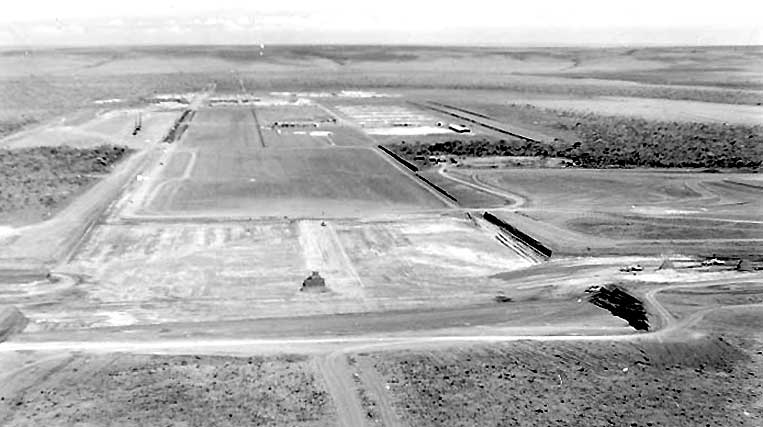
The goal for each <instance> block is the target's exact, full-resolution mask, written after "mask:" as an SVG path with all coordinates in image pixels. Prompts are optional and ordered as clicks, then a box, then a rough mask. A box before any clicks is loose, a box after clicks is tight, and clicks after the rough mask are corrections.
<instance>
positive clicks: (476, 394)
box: [367, 337, 763, 426]
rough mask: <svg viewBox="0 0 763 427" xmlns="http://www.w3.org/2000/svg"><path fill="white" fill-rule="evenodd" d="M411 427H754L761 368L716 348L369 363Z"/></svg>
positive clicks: (543, 347) (642, 346)
mask: <svg viewBox="0 0 763 427" xmlns="http://www.w3.org/2000/svg"><path fill="white" fill-rule="evenodd" d="M367 357H370V358H372V360H373V366H374V368H375V369H376V370H378V371H379V372H380V374H381V375H382V377H383V378H384V382H385V383H386V384H387V387H388V389H389V393H390V394H391V396H392V402H393V403H392V404H393V407H394V409H395V412H396V413H397V414H398V416H399V417H401V418H402V419H404V420H405V422H406V423H407V424H408V425H437V426H446V425H447V426H451V425H452V426H455V425H474V424H478V425H484V426H489V425H520V426H548V425H560V426H561V425H576V426H577V425H579V426H592V425H610V424H612V423H614V424H617V425H634V426H658V425H686V426H690V425H692V426H694V425H728V426H731V425H740V426H744V425H746V426H753V425H756V421H755V420H760V419H761V418H762V417H763V411H762V410H761V408H759V407H758V408H756V407H755V403H756V402H755V396H751V395H750V394H748V390H749V388H750V387H751V386H754V385H755V384H756V382H757V380H756V378H758V377H757V375H759V373H760V371H761V366H760V365H759V364H758V365H754V366H753V365H751V359H750V356H748V355H747V354H746V353H745V352H744V351H743V350H740V349H739V348H737V346H736V345H734V344H731V343H729V342H727V341H725V340H722V339H719V338H711V337H707V338H703V339H701V340H697V341H693V342H690V343H683V342H676V343H671V342H663V343H659V344H656V343H648V342H644V343H639V342H636V343H630V344H614V343H613V344H609V343H601V344H597V343H591V344H576V343H569V344H567V343H565V344H542V343H522V342H518V343H513V344H510V345H506V346H496V347H485V348H471V349H449V350H446V351H436V352H431V351H430V352H421V351H409V352H398V353H382V354H372V355H370V356H367Z"/></svg>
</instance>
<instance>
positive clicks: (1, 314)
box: [0, 306, 29, 342]
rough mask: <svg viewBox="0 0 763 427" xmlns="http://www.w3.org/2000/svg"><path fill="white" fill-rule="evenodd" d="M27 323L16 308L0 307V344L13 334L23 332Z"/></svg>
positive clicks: (27, 320)
mask: <svg viewBox="0 0 763 427" xmlns="http://www.w3.org/2000/svg"><path fill="white" fill-rule="evenodd" d="M28 323H29V319H27V318H26V317H25V316H24V314H23V313H21V311H19V309H18V308H16V307H12V306H0V342H3V341H5V340H6V339H8V338H9V337H10V336H11V335H13V334H17V333H19V332H21V331H23V330H24V328H26V325H27V324H28Z"/></svg>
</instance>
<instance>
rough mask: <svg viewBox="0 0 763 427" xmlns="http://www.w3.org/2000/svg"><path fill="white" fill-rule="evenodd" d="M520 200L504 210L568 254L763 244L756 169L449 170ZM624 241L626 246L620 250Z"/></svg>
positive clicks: (707, 250)
mask: <svg viewBox="0 0 763 427" xmlns="http://www.w3.org/2000/svg"><path fill="white" fill-rule="evenodd" d="M447 174H448V175H451V176H453V177H456V178H459V179H461V180H463V181H466V182H468V183H471V184H478V185H482V186H483V187H484V186H486V187H487V188H489V189H495V190H499V191H504V192H507V193H509V195H513V196H514V197H515V201H516V200H519V201H520V203H514V204H513V205H509V206H508V207H507V209H505V210H503V211H500V212H501V214H502V215H504V216H505V217H507V218H509V221H510V222H511V221H513V222H514V223H516V224H522V225H521V226H520V227H529V228H530V229H532V231H533V232H534V233H536V234H535V236H536V237H538V238H540V239H541V240H542V241H545V242H547V243H548V244H549V245H551V247H554V248H556V249H557V250H558V251H559V252H562V253H565V252H566V253H572V254H575V253H644V254H650V253H651V254H671V253H673V254H685V255H705V256H712V255H713V254H718V255H723V254H726V255H727V256H731V257H733V256H737V257H739V256H741V257H748V258H750V257H752V258H755V259H757V258H756V257H757V255H756V254H758V253H759V252H760V249H761V240H760V239H761V236H760V234H759V232H758V230H759V225H760V224H759V223H760V222H761V221H763V218H761V216H760V215H759V211H760V204H759V200H760V197H759V188H758V187H757V186H756V185H757V184H752V185H745V184H746V183H747V182H748V181H749V182H753V183H757V182H758V176H757V174H744V173H723V174H702V173H690V172H681V171H667V170H666V171H644V170H628V171H623V170H570V169H533V168H521V169H507V170H492V169H473V170H468V169H453V168H449V169H447ZM618 247H622V248H623V249H618Z"/></svg>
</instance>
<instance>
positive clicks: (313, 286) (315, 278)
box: [300, 271, 328, 292]
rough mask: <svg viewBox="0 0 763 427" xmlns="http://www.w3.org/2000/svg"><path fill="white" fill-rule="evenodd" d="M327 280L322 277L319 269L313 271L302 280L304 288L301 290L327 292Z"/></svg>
mask: <svg viewBox="0 0 763 427" xmlns="http://www.w3.org/2000/svg"><path fill="white" fill-rule="evenodd" d="M327 290H328V289H327V288H326V280H325V279H324V278H323V277H321V275H320V274H319V273H318V272H317V271H313V272H312V274H310V276H309V277H308V278H307V279H305V280H304V281H303V282H302V289H300V291H302V292H304V291H308V292H326V291H327Z"/></svg>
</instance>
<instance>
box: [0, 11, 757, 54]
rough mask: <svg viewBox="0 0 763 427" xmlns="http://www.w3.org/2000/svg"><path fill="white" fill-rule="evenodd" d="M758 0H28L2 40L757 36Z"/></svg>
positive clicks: (506, 40) (514, 41) (748, 40)
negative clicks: (625, 0) (364, 0)
mask: <svg viewBox="0 0 763 427" xmlns="http://www.w3.org/2000/svg"><path fill="white" fill-rule="evenodd" d="M759 4H763V2H761V1H760V0H758V1H753V0H724V1H704V0H696V1H676V0H634V1H629V2H622V1H613V0H606V1H605V0H575V1H563V0H530V1H527V0H525V1H508V0H505V1H499V0H498V1H487V0H470V1H451V0H439V1H415V0H379V1H373V2H367V1H366V2H363V1H359V0H356V1H346V0H342V1H340V0H277V1H276V0H268V1H261V0H260V1H258V0H254V1H253V0H248V1H246V0H204V1H200V0H183V1H162V0H130V1H116V2H114V1H104V0H59V1H50V0H22V1H13V2H9V4H5V5H3V12H2V15H1V16H0V45H6V46H9V45H11V46H39V45H56V46H59V45H77V46H80V45H136V44H138V45H140V44H260V43H267V44H334V43H338V44H380V43H381V44H384V43H386V44H435V45H437V44H445V45H450V44H456V45H505V46H522V45H547V46H564V45H717V44H721V45H750V44H752V45H760V44H763V25H762V24H761V22H763V19H761V17H763V6H760V5H759Z"/></svg>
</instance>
